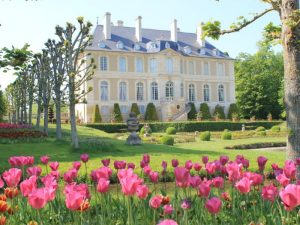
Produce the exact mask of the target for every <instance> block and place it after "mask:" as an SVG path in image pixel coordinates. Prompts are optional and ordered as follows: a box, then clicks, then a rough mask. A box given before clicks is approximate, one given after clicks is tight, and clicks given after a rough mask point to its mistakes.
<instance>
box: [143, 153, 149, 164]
mask: <svg viewBox="0 0 300 225" xmlns="http://www.w3.org/2000/svg"><path fill="white" fill-rule="evenodd" d="M143 161H144V162H145V163H146V164H147V165H148V164H149V163H150V155H148V154H144V155H143Z"/></svg>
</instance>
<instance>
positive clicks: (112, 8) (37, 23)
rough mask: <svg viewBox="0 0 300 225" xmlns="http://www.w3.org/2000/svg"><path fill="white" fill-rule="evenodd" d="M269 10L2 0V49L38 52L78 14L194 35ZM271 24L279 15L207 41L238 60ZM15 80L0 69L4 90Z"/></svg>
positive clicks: (246, 3) (233, 3) (197, 2)
mask: <svg viewBox="0 0 300 225" xmlns="http://www.w3.org/2000/svg"><path fill="white" fill-rule="evenodd" d="M267 7H269V6H268V5H267V4H264V3H262V2H261V1H260V0H220V1H219V2H217V1H215V0H185V1H182V0H149V1H145V0H38V1H30V0H29V1H25V0H0V24H1V27H0V48H2V47H10V46H12V45H13V46H16V47H21V46H23V45H24V43H29V44H30V45H31V49H32V50H33V51H39V50H40V49H42V48H43V44H44V43H45V41H46V40H47V39H48V38H55V35H54V27H55V26H56V25H57V24H59V25H64V24H65V22H66V21H70V22H74V23H75V19H76V17H78V16H84V17H85V18H86V19H87V20H89V21H91V22H92V23H93V24H94V25H95V24H96V21H97V17H99V23H100V24H102V18H103V15H104V14H105V12H111V14H112V22H114V23H116V21H117V20H123V21H124V25H125V26H134V21H135V19H136V17H137V16H142V17H143V21H142V24H143V27H145V28H156V29H166V30H168V29H170V23H171V22H172V20H173V19H174V18H176V19H177V20H178V26H179V28H180V29H181V31H184V32H196V27H197V25H198V24H199V23H200V22H202V21H208V20H210V19H215V20H219V21H221V22H222V25H223V26H224V28H225V27H228V26H229V25H230V24H231V23H232V22H234V21H235V20H236V18H237V17H238V16H240V15H244V16H247V17H249V18H250V17H251V16H252V15H253V13H257V12H261V11H263V10H264V9H266V8H267ZM270 21H273V22H275V23H279V18H278V14H277V13H276V12H273V13H270V14H268V15H266V16H265V17H263V18H262V19H260V20H259V21H257V22H255V23H254V24H252V26H249V27H247V28H245V29H244V30H242V31H240V32H239V33H235V34H229V35H225V36H223V37H221V39H220V40H218V41H211V40H210V41H211V42H212V43H213V44H214V45H216V46H217V47H218V48H219V49H221V50H222V51H227V52H228V53H229V54H230V56H232V57H236V56H237V55H238V53H240V52H248V53H253V52H255V51H256V50H257V47H256V43H257V41H259V40H260V39H261V37H262V34H261V32H262V30H263V27H264V26H265V25H266V24H267V23H269V22H270ZM13 80H14V76H12V75H7V74H3V73H2V72H1V71H0V85H1V89H4V88H5V87H6V86H7V85H8V84H9V83H10V82H12V81H13Z"/></svg>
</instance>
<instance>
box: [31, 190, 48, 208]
mask: <svg viewBox="0 0 300 225" xmlns="http://www.w3.org/2000/svg"><path fill="white" fill-rule="evenodd" d="M47 201H48V191H47V189H46V188H39V189H35V190H34V191H33V192H31V193H30V194H29V195H28V203H29V204H30V205H31V207H32V208H34V209H42V208H44V207H45V205H46V204H47Z"/></svg>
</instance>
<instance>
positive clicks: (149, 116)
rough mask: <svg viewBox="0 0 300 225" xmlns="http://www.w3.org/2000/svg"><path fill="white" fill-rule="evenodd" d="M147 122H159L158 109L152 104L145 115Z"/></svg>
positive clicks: (148, 106)
mask: <svg viewBox="0 0 300 225" xmlns="http://www.w3.org/2000/svg"><path fill="white" fill-rule="evenodd" d="M145 120H146V121H157V120H158V116H157V112H156V108H155V105H154V104H153V103H152V102H151V103H149V104H148V105H147V108H146V113H145Z"/></svg>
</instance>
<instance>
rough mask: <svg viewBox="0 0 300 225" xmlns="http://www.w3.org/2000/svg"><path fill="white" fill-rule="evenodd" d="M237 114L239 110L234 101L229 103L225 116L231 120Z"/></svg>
mask: <svg viewBox="0 0 300 225" xmlns="http://www.w3.org/2000/svg"><path fill="white" fill-rule="evenodd" d="M238 115H239V110H238V107H237V105H236V104H235V103H232V104H230V106H229V110H228V115H227V118H228V119H230V120H232V119H233V118H234V117H236V116H237V117H238Z"/></svg>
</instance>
